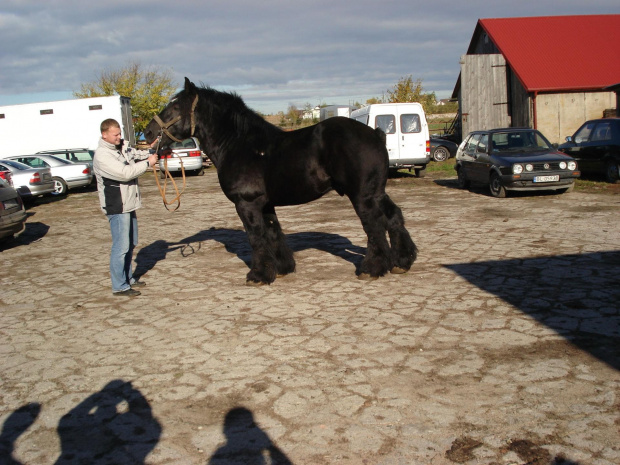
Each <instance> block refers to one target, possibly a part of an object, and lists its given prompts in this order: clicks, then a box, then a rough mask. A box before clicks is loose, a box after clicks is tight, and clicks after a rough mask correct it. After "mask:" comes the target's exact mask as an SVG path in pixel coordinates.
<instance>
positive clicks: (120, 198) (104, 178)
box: [93, 139, 149, 215]
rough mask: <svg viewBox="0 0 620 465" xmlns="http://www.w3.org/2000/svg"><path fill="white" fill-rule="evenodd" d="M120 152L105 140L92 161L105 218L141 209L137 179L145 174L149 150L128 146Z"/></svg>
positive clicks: (125, 145) (101, 142)
mask: <svg viewBox="0 0 620 465" xmlns="http://www.w3.org/2000/svg"><path fill="white" fill-rule="evenodd" d="M122 144H123V145H122V149H121V150H119V149H118V148H117V147H116V146H115V145H112V144H110V143H108V142H106V141H104V140H103V139H99V146H98V147H97V150H95V156H94V158H93V171H94V172H95V176H96V178H97V190H98V191H99V203H100V204H101V209H102V210H103V212H104V213H105V214H106V215H115V214H118V213H128V212H132V211H134V210H137V209H138V208H140V207H141V206H142V201H141V199H140V189H139V188H138V177H139V176H140V175H142V174H144V173H145V172H146V170H147V169H148V167H149V162H148V160H146V159H147V158H148V156H149V151H148V150H137V149H134V148H131V147H129V145H127V144H126V143H125V142H123V143H122Z"/></svg>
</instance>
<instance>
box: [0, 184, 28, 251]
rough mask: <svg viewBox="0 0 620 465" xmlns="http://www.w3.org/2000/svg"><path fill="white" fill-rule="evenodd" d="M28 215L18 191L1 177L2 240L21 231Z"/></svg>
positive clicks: (0, 235) (0, 218) (0, 230)
mask: <svg viewBox="0 0 620 465" xmlns="http://www.w3.org/2000/svg"><path fill="white" fill-rule="evenodd" d="M26 216H27V215H26V210H25V209H24V203H23V202H22V199H21V197H20V196H19V194H18V193H17V191H16V190H15V189H13V188H12V187H11V186H10V185H9V184H8V183H7V182H6V181H5V180H4V179H0V241H4V240H7V239H10V238H12V237H13V236H14V235H15V234H17V233H19V232H21V231H22V230H23V229H24V223H25V222H26Z"/></svg>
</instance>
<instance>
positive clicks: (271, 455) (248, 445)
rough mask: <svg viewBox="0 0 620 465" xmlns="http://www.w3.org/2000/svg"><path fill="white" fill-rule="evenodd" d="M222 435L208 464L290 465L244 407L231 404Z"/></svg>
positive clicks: (287, 459)
mask: <svg viewBox="0 0 620 465" xmlns="http://www.w3.org/2000/svg"><path fill="white" fill-rule="evenodd" d="M224 436H226V444H224V445H223V446H221V447H220V448H218V449H217V450H216V451H215V452H214V453H213V455H211V457H210V458H209V461H208V462H207V464H208V465H266V464H268V463H270V464H273V465H292V462H291V461H290V460H289V458H288V457H287V456H286V454H284V452H282V451H281V450H280V449H279V448H278V447H277V446H276V445H275V444H274V443H273V441H272V440H271V439H270V438H269V436H268V435H267V433H265V432H264V431H263V430H262V429H260V427H259V426H258V425H257V424H256V423H255V421H254V415H253V414H252V412H251V411H250V410H248V409H246V408H244V407H235V408H233V409H231V410H230V411H229V412H228V413H227V414H226V417H225V418H224Z"/></svg>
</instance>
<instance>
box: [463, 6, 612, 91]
mask: <svg viewBox="0 0 620 465" xmlns="http://www.w3.org/2000/svg"><path fill="white" fill-rule="evenodd" d="M479 28H482V29H483V30H484V31H485V32H486V33H487V35H488V36H489V38H490V39H491V40H492V41H493V43H494V44H495V46H496V47H497V48H498V49H499V51H500V53H502V55H504V58H505V59H506V61H507V62H508V64H509V65H510V67H511V68H512V70H513V71H514V72H515V74H516V75H517V77H518V78H519V80H520V81H521V83H522V84H523V86H524V87H525V89H526V90H527V91H528V92H536V91H538V92H541V91H558V90H561V91H567V90H570V91H574V90H600V89H603V88H604V87H607V86H610V85H612V84H616V83H618V82H620V48H618V47H619V44H620V15H588V16H541V17H531V18H494V19H480V20H478V25H477V27H476V30H477V31H476V32H478V29H479ZM476 36H477V34H476V33H474V38H475V37H476ZM473 46H474V39H472V43H471V44H470V49H471V48H472V47H473ZM472 52H473V51H469V52H468V53H472Z"/></svg>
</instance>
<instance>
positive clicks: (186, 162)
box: [159, 137, 204, 178]
mask: <svg viewBox="0 0 620 465" xmlns="http://www.w3.org/2000/svg"><path fill="white" fill-rule="evenodd" d="M202 157H203V153H202V151H201V150H200V144H199V143H198V139H196V138H195V137H190V138H189V139H185V140H184V141H182V142H173V143H172V144H170V148H169V149H167V150H163V151H162V152H161V155H160V157H159V170H160V176H161V177H162V178H164V177H165V170H166V169H168V171H170V172H171V173H173V172H178V171H181V164H182V166H183V169H185V171H186V172H188V173H193V174H196V175H198V176H201V175H203V174H204V168H203V166H202Z"/></svg>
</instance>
